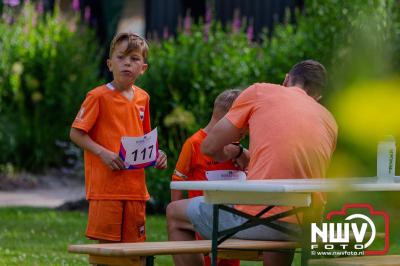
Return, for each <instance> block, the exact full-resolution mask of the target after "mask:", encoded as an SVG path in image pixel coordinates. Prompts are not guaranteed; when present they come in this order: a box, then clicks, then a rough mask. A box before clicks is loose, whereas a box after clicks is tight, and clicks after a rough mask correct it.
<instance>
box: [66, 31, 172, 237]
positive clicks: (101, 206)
mask: <svg viewBox="0 0 400 266" xmlns="http://www.w3.org/2000/svg"><path fill="white" fill-rule="evenodd" d="M147 54H148V45H147V43H146V41H145V40H144V39H143V38H141V37H140V36H138V35H136V34H132V33H120V34H118V35H116V36H115V37H114V39H113V41H112V42H111V46H110V54H109V59H108V60H107V66H108V68H109V70H110V71H111V72H112V74H113V78H114V79H113V81H112V82H110V83H108V84H105V85H102V86H99V87H97V88H95V89H93V90H91V91H90V92H89V93H88V94H87V96H86V99H85V101H84V102H83V104H82V106H81V109H80V111H79V112H78V115H77V116H76V118H75V121H74V122H73V124H72V128H71V132H70V138H71V140H72V141H73V142H75V143H76V144H77V145H78V146H80V147H81V148H83V149H84V150H85V152H84V153H85V181H86V198H87V200H89V214H88V224H87V230H86V236H87V237H89V238H91V239H96V240H99V241H100V242H139V241H144V240H145V239H146V235H145V212H146V211H145V207H146V201H147V200H148V199H149V193H148V192H147V188H146V182H145V173H144V169H135V170H126V167H125V165H124V162H123V161H122V160H121V158H120V157H119V156H118V151H119V149H120V144H121V137H123V136H130V137H138V136H143V135H144V134H146V133H148V132H150V131H151V127H150V115H149V114H150V110H149V95H148V94H147V93H146V92H145V91H144V90H142V89H141V88H139V87H137V86H135V85H134V83H135V80H136V79H137V78H138V77H139V76H140V75H142V74H143V73H144V72H145V71H146V69H147V64H146V59H147ZM166 166H167V157H166V155H165V154H164V153H163V152H162V151H160V152H159V156H158V158H157V161H156V167H157V168H160V169H165V168H166Z"/></svg>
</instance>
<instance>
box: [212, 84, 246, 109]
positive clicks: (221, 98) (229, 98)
mask: <svg viewBox="0 0 400 266" xmlns="http://www.w3.org/2000/svg"><path fill="white" fill-rule="evenodd" d="M241 92H242V90H240V89H229V90H225V91H223V92H221V93H220V94H219V95H218V96H217V98H215V101H214V113H215V112H218V113H219V114H220V115H225V114H226V113H227V112H228V111H229V109H230V108H231V106H232V104H233V102H234V101H235V100H236V98H237V97H238V96H239V94H240V93H241Z"/></svg>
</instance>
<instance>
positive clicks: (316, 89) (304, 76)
mask: <svg viewBox="0 0 400 266" xmlns="http://www.w3.org/2000/svg"><path fill="white" fill-rule="evenodd" d="M289 76H290V77H291V78H292V84H293V85H295V84H299V85H301V86H302V88H303V89H304V90H305V91H306V92H307V94H308V95H310V96H312V97H315V96H321V93H322V89H323V88H324V87H325V86H326V69H325V67H324V66H323V65H322V64H321V63H319V62H317V61H315V60H305V61H302V62H300V63H297V64H296V65H294V66H293V67H292V69H291V70H290V71H289Z"/></svg>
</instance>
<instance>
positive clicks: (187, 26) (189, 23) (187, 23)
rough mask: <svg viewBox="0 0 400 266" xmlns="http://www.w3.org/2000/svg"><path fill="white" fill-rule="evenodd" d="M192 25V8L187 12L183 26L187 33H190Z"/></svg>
mask: <svg viewBox="0 0 400 266" xmlns="http://www.w3.org/2000/svg"><path fill="white" fill-rule="evenodd" d="M191 27H192V18H191V17H190V10H188V12H186V17H185V22H184V25H183V28H184V29H185V33H186V34H188V35H189V34H190V29H191Z"/></svg>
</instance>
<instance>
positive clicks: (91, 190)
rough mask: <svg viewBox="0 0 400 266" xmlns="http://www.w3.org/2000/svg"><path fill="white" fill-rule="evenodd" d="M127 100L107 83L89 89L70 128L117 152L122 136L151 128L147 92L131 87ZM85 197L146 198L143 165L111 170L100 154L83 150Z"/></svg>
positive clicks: (96, 198)
mask: <svg viewBox="0 0 400 266" xmlns="http://www.w3.org/2000/svg"><path fill="white" fill-rule="evenodd" d="M132 89H133V91H134V93H133V98H132V99H131V100H128V99H127V98H126V97H125V96H123V95H122V94H121V93H120V92H119V91H118V90H116V89H114V87H113V86H112V85H111V84H110V83H108V84H106V85H102V86H99V87H97V88H95V89H93V90H91V91H90V92H89V93H88V94H87V96H86V99H85V101H84V102H83V104H82V107H81V109H80V111H79V112H78V115H77V116H76V118H75V121H74V122H73V124H72V127H73V128H77V129H80V130H83V131H85V132H86V133H87V134H88V135H89V136H90V137H91V138H92V139H93V140H94V141H95V142H97V143H98V144H100V145H101V146H103V147H105V148H106V149H108V150H110V151H112V152H115V153H118V152H119V149H120V145H121V137H122V136H129V137H137V136H142V135H144V134H146V133H148V132H150V131H151V127H150V115H149V112H150V110H149V99H150V97H149V95H148V94H147V93H146V92H145V91H144V90H142V89H140V88H139V87H136V86H134V87H132ZM85 181H86V198H87V199H91V200H148V199H149V193H148V192H147V187H146V182H145V174H144V170H143V169H136V170H120V171H111V170H110V169H109V168H108V167H107V166H106V165H105V164H104V163H103V162H102V161H101V159H100V157H98V156H96V155H95V154H93V153H91V152H90V151H86V150H85Z"/></svg>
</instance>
